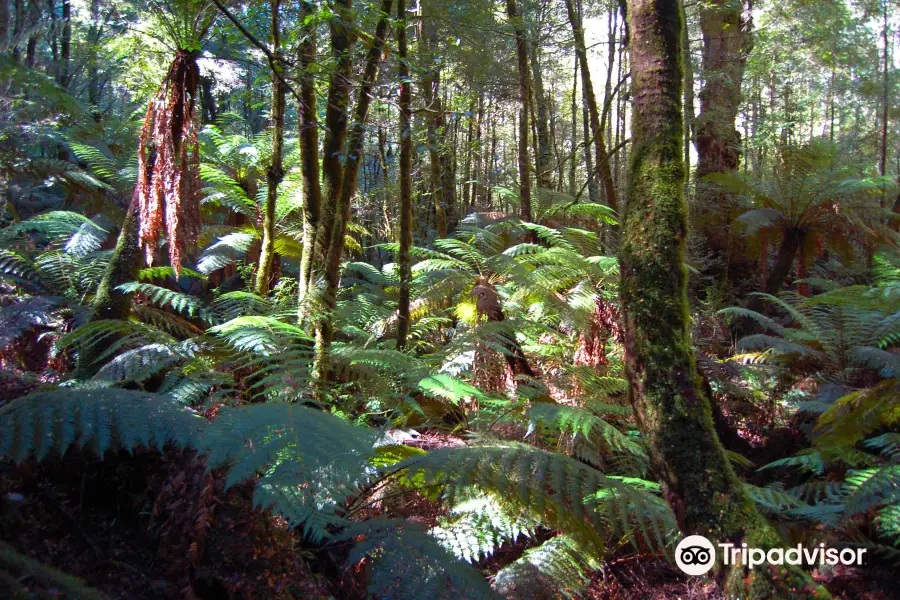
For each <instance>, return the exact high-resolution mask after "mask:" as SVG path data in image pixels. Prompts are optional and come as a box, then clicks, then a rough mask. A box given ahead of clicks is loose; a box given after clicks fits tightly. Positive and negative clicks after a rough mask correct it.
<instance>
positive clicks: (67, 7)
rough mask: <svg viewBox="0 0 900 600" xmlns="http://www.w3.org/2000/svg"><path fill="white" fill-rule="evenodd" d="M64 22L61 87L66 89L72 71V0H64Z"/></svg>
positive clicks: (60, 72)
mask: <svg viewBox="0 0 900 600" xmlns="http://www.w3.org/2000/svg"><path fill="white" fill-rule="evenodd" d="M62 20H63V29H62V42H61V44H60V46H61V52H62V56H61V57H60V58H61V61H62V65H61V67H60V70H59V85H61V86H62V87H64V88H68V87H69V80H70V79H71V73H70V71H71V58H72V3H71V2H70V0H63V3H62Z"/></svg>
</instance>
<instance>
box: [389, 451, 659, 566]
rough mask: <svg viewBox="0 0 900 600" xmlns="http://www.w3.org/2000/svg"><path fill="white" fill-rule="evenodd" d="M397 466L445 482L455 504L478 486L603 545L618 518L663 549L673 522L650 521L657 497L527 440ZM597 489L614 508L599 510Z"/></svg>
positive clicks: (415, 477)
mask: <svg viewBox="0 0 900 600" xmlns="http://www.w3.org/2000/svg"><path fill="white" fill-rule="evenodd" d="M393 469H396V470H400V469H402V470H403V471H402V476H403V477H404V478H405V479H406V480H407V481H409V482H410V483H413V484H415V482H422V481H424V483H425V484H426V485H429V484H434V485H441V486H442V487H443V497H444V499H445V500H446V501H448V502H451V503H455V502H456V501H457V500H459V499H461V498H466V497H468V494H469V493H470V490H472V489H478V490H482V491H484V492H487V493H491V494H493V495H495V497H498V498H503V499H504V501H505V502H510V503H516V504H518V505H519V506H521V507H522V509H523V510H525V511H527V513H528V514H529V515H531V516H532V517H534V518H537V516H538V515H540V521H541V522H542V523H545V524H547V525H548V526H552V527H554V528H556V529H560V530H562V531H565V532H566V533H569V534H571V535H573V536H576V537H578V539H579V540H580V541H582V543H585V544H588V545H590V546H592V547H594V548H597V549H601V548H603V547H604V543H603V541H602V539H601V537H600V534H599V532H600V531H605V530H606V529H607V528H608V526H609V522H610V521H609V519H612V520H613V521H614V522H615V520H618V521H619V523H620V524H621V525H622V530H623V531H625V532H629V533H631V532H633V531H635V530H638V531H640V533H642V534H643V537H644V539H645V540H646V541H648V542H650V543H653V542H654V541H655V542H656V543H657V544H658V546H659V547H662V546H664V543H663V539H664V537H665V532H666V530H667V529H668V526H669V521H668V520H666V521H665V522H663V521H661V520H659V519H654V520H651V521H650V522H649V523H647V522H644V515H656V514H658V509H657V507H656V505H657V502H656V501H655V499H654V498H653V496H652V495H650V494H647V493H646V492H643V491H641V490H637V489H634V488H632V487H630V486H628V485H625V484H623V483H621V482H619V481H617V480H615V479H612V478H609V477H606V476H605V475H603V474H602V473H600V472H599V471H597V470H596V469H592V468H591V467H589V466H587V465H584V464H582V463H580V462H578V461H576V460H574V459H571V458H569V457H566V456H563V455H560V454H554V453H548V452H543V451H541V450H538V449H536V448H534V447H532V446H527V445H524V444H517V445H504V446H471V447H462V448H443V449H439V450H432V451H431V452H429V453H428V454H426V455H424V456H420V457H414V458H411V459H409V460H407V461H404V462H402V463H400V464H398V465H396V466H395V467H393ZM597 490H605V491H606V492H607V496H606V498H605V504H606V506H608V507H611V508H612V509H614V512H611V513H607V512H606V511H605V510H597V500H596V493H597ZM635 537H636V536H635Z"/></svg>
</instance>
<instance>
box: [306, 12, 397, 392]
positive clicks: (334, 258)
mask: <svg viewBox="0 0 900 600" xmlns="http://www.w3.org/2000/svg"><path fill="white" fill-rule="evenodd" d="M392 4H393V1H392V0H382V2H381V12H380V13H379V14H380V15H381V18H380V19H378V24H377V25H376V26H375V37H374V38H373V39H372V42H371V45H370V47H369V52H368V55H367V58H366V66H365V70H364V71H363V77H362V83H361V85H360V88H359V96H358V98H357V100H356V110H355V111H354V115H353V124H352V125H351V127H350V132H349V135H348V140H347V156H346V158H345V160H344V168H343V173H342V175H343V177H342V181H341V184H340V185H341V188H340V189H341V194H340V196H339V197H338V203H337V205H336V206H335V207H334V224H333V226H332V230H331V236H329V246H328V254H327V255H326V258H325V294H324V297H323V300H324V314H323V315H322V318H321V320H320V325H319V327H318V329H317V330H316V355H315V366H314V369H313V371H314V373H315V376H316V377H317V378H318V379H319V380H323V379H325V378H326V377H328V375H329V370H330V360H329V349H330V347H331V341H332V339H333V337H334V326H333V322H332V318H333V316H334V309H335V307H336V306H337V290H338V284H339V283H340V269H341V257H342V256H343V250H344V236H345V235H346V233H347V221H348V220H349V219H348V217H349V214H350V200H351V199H352V198H353V195H354V194H355V193H356V183H357V179H358V177H359V168H360V166H361V165H362V162H363V161H362V159H363V141H364V138H365V134H366V119H367V118H368V115H369V105H370V104H371V102H372V88H373V87H374V86H375V80H376V78H377V77H378V67H379V66H380V64H381V58H382V54H383V49H384V42H385V39H384V38H385V35H386V33H387V27H388V22H389V20H390V15H391V6H392Z"/></svg>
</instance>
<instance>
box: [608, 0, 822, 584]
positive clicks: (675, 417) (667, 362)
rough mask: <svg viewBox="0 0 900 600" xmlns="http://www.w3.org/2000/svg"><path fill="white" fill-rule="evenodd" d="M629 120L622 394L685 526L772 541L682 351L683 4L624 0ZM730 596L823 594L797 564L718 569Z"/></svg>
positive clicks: (765, 543) (737, 540)
mask: <svg viewBox="0 0 900 600" xmlns="http://www.w3.org/2000/svg"><path fill="white" fill-rule="evenodd" d="M628 18H629V22H630V33H631V65H632V72H633V80H632V81H633V92H634V96H633V97H634V102H635V110H634V120H633V123H632V127H633V131H632V137H633V139H634V148H633V150H632V158H631V165H630V168H629V173H628V188H627V189H628V198H627V201H626V203H625V219H624V226H623V228H622V232H623V236H622V241H621V247H620V252H619V261H620V264H621V279H620V293H621V304H622V307H623V310H624V321H625V372H626V377H627V379H628V382H629V391H628V396H629V399H630V401H631V403H632V405H633V407H634V410H635V415H636V417H637V420H638V426H639V427H640V429H641V432H642V433H643V435H644V436H645V438H646V440H647V442H648V445H649V450H650V459H651V465H652V468H653V470H654V471H655V472H656V474H657V476H658V477H659V478H660V480H661V482H662V485H663V490H664V493H665V497H666V499H667V501H668V502H669V504H670V505H671V507H672V509H673V512H674V513H675V516H676V519H677V520H678V524H679V525H680V527H681V529H682V530H683V531H684V532H685V533H689V534H698V535H704V536H706V537H707V538H709V539H711V540H712V541H713V544H715V543H717V542H731V543H734V544H737V545H738V546H739V547H740V544H741V543H742V542H746V543H747V544H748V546H751V547H758V548H763V549H768V548H773V547H781V546H782V545H783V544H784V542H783V541H782V540H781V539H780V538H779V536H778V534H777V533H776V531H775V530H774V529H773V528H772V527H771V526H770V525H769V524H768V523H767V522H766V521H765V520H764V519H763V518H762V517H761V515H760V514H759V512H758V511H757V510H756V507H755V506H754V504H753V501H752V500H751V499H750V497H749V495H748V494H747V492H746V490H745V488H744V486H743V483H742V482H741V481H740V480H739V479H738V478H737V476H736V475H735V473H734V470H733V469H732V467H731V464H730V462H729V460H728V457H727V456H726V455H725V451H724V449H723V448H722V445H721V444H720V443H719V440H718V438H717V437H716V434H715V430H714V426H713V419H712V410H711V406H710V399H709V398H708V397H707V396H706V392H705V391H704V389H703V387H702V385H701V380H700V377H699V374H698V372H697V367H696V364H695V362H694V353H693V350H692V347H691V335H690V320H691V318H690V309H689V306H688V300H687V271H686V269H685V267H684V258H685V238H686V234H687V205H686V204H685V201H684V176H685V173H684V162H683V156H684V154H683V143H684V140H683V127H684V120H683V116H682V111H681V103H682V101H683V97H682V89H681V86H682V83H683V81H684V73H683V71H682V57H681V51H682V43H681V39H680V37H681V35H682V32H683V26H682V21H681V20H682V18H683V16H682V9H681V3H680V2H678V0H629V1H628ZM717 566H718V567H719V571H718V574H719V578H720V580H721V581H722V583H723V584H724V592H725V594H726V595H727V596H729V597H740V598H750V599H762V598H766V599H768V598H811V597H821V598H826V597H828V596H827V593H826V592H824V591H822V592H821V593H819V592H818V591H817V589H816V586H815V585H814V584H813V582H812V579H811V578H810V577H809V576H808V575H807V574H806V573H804V572H803V571H802V570H801V569H799V568H798V567H776V566H772V567H768V568H760V569H756V570H754V571H749V572H747V571H745V568H743V567H735V568H731V569H728V568H727V567H726V568H723V567H724V565H723V563H722V561H717Z"/></svg>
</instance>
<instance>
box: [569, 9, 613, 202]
mask: <svg viewBox="0 0 900 600" xmlns="http://www.w3.org/2000/svg"><path fill="white" fill-rule="evenodd" d="M566 12H567V13H568V16H569V24H570V25H571V26H572V33H573V34H574V35H575V54H576V56H578V62H580V63H581V93H582V96H583V98H584V103H585V104H586V105H587V109H588V118H589V122H590V126H591V138H593V146H594V161H593V162H594V163H595V164H596V165H597V166H598V168H599V169H598V170H599V172H600V182H601V183H602V186H603V195H604V199H605V200H606V203H607V205H608V206H609V207H610V208H612V209H613V210H615V211H618V210H619V201H618V198H617V195H616V186H615V183H614V182H613V176H612V168H611V166H610V164H609V160H608V158H607V153H606V142H605V140H604V139H603V129H602V125H601V123H600V109H599V107H598V106H597V97H596V96H595V95H594V86H593V84H592V83H591V72H590V68H589V67H588V58H587V47H586V46H585V42H584V29H582V26H581V15H580V14H579V13H578V11H577V10H576V8H575V0H566ZM585 139H587V138H585ZM588 175H589V176H590V173H589V174H588Z"/></svg>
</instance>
